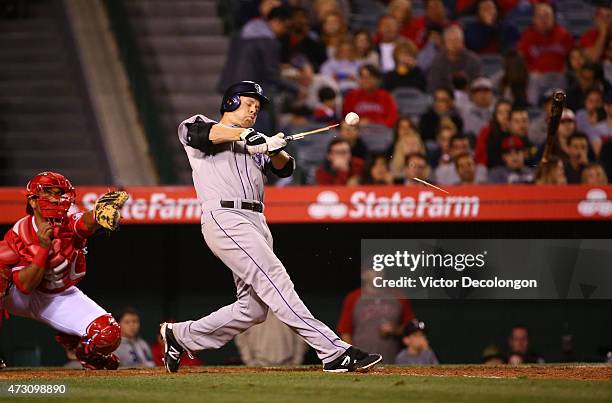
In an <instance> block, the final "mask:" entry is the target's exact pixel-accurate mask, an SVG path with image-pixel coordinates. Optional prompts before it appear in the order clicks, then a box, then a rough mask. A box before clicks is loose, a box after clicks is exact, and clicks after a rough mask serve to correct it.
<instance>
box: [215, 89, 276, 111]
mask: <svg viewBox="0 0 612 403" xmlns="http://www.w3.org/2000/svg"><path fill="white" fill-rule="evenodd" d="M241 95H242V96H247V97H253V98H257V99H259V102H260V103H261V106H262V107H263V106H264V105H266V104H268V103H269V102H270V100H269V99H268V98H267V97H266V96H265V95H264V94H263V90H262V89H261V85H259V84H257V83H256V82H253V81H240V82H238V83H236V84H232V85H230V86H229V88H228V89H227V90H225V93H224V94H223V101H221V114H222V115H223V114H224V113H225V112H232V111H235V110H236V109H238V107H240V96H241Z"/></svg>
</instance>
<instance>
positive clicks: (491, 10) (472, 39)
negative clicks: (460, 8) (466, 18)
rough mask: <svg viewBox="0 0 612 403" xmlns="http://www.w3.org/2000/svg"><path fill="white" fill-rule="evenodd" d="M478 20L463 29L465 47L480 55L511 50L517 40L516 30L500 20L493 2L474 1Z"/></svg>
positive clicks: (488, 0)
mask: <svg viewBox="0 0 612 403" xmlns="http://www.w3.org/2000/svg"><path fill="white" fill-rule="evenodd" d="M476 13H477V14H476V15H477V17H478V19H477V20H476V21H474V22H471V23H469V24H467V26H466V27H465V46H466V47H467V48H468V49H470V50H472V51H474V52H476V53H480V54H489V53H500V52H503V51H506V50H507V49H512V48H514V46H515V45H516V42H517V41H518V39H519V36H520V34H519V32H518V29H516V27H515V26H514V25H512V24H511V23H509V22H507V21H505V20H503V19H501V18H500V16H499V13H498V9H497V5H496V4H495V2H494V1H493V0H478V1H476Z"/></svg>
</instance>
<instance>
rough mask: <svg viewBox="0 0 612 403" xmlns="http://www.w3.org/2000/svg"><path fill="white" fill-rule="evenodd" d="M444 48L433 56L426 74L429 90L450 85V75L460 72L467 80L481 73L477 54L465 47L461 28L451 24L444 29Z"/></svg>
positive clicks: (469, 80) (480, 64)
mask: <svg viewBox="0 0 612 403" xmlns="http://www.w3.org/2000/svg"><path fill="white" fill-rule="evenodd" d="M443 43H444V49H443V50H442V51H441V52H440V53H439V54H438V55H437V56H436V57H435V58H434V60H433V62H432V65H431V67H430V68H429V72H428V75H427V84H428V88H429V90H430V91H432V92H433V91H434V90H435V89H436V88H440V87H448V88H451V87H452V76H453V75H456V74H458V73H461V74H463V75H465V77H467V79H468V82H471V81H473V80H474V79H476V78H477V77H478V76H480V75H481V74H482V63H481V62H480V59H479V58H478V56H477V55H476V54H475V53H474V52H472V51H471V50H467V49H466V48H465V44H464V41H463V30H462V29H461V27H459V26H457V25H451V26H450V27H448V28H446V29H445V30H444V34H443Z"/></svg>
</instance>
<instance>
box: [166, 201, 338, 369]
mask: <svg viewBox="0 0 612 403" xmlns="http://www.w3.org/2000/svg"><path fill="white" fill-rule="evenodd" d="M207 205H212V206H214V205H216V206H219V204H218V202H217V204H215V203H207ZM202 234H203V235H204V240H205V241H206V244H207V245H208V247H209V248H210V249H211V250H212V252H213V253H214V254H215V255H216V256H217V257H219V258H220V259H221V260H222V261H223V263H225V264H226V265H227V267H229V268H230V269H231V270H232V272H233V275H234V282H235V283H236V290H237V292H236V296H237V301H236V302H234V303H233V304H231V305H227V306H224V307H223V308H221V309H219V310H218V311H216V312H213V313H211V314H210V315H208V316H205V317H203V318H201V319H199V320H195V321H186V322H180V323H175V324H173V330H174V335H175V337H176V339H177V341H178V342H179V344H181V345H182V346H183V347H184V348H185V349H187V350H188V351H200V350H204V349H213V348H219V347H221V346H223V345H224V344H226V343H227V342H228V341H230V340H232V339H233V338H234V336H236V335H237V334H239V333H241V332H243V331H244V330H246V329H248V328H249V327H251V326H253V325H255V324H257V323H261V322H263V321H264V320H265V319H266V315H267V312H268V308H270V309H272V312H273V313H274V314H275V315H276V317H277V318H278V319H279V320H281V321H282V322H284V323H285V324H287V325H288V326H289V327H291V328H292V329H293V330H294V331H296V332H297V333H298V334H299V335H300V336H301V337H302V338H304V340H305V341H306V343H308V344H309V345H310V346H311V347H312V348H314V349H315V350H316V352H317V355H318V356H319V359H321V361H323V363H328V362H330V361H333V360H334V359H336V358H337V357H339V356H340V355H342V354H343V353H344V352H345V351H346V349H347V348H349V347H350V345H349V344H348V343H345V342H344V341H342V340H341V339H340V338H339V337H338V336H337V335H336V334H335V333H334V332H333V331H332V330H331V329H330V328H329V327H327V326H326V325H325V324H323V323H322V322H320V321H319V320H317V319H315V318H314V316H313V315H312V313H310V311H309V310H308V308H306V306H305V305H304V303H303V302H302V300H301V299H300V297H299V296H298V294H297V293H296V292H295V289H294V286H293V282H292V281H291V279H290V278H289V274H287V270H286V269H285V267H284V266H283V264H282V263H281V261H280V260H279V259H278V258H277V257H276V255H275V254H274V251H273V250H272V234H271V233H270V230H269V228H268V225H267V224H266V219H265V217H264V215H263V214H261V213H256V212H251V211H248V210H239V209H227V208H211V209H208V208H206V207H205V208H204V210H203V216H202Z"/></svg>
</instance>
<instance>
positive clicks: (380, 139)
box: [359, 125, 393, 153]
mask: <svg viewBox="0 0 612 403" xmlns="http://www.w3.org/2000/svg"><path fill="white" fill-rule="evenodd" d="M359 137H361V140H363V142H364V143H365V145H366V147H367V148H368V150H369V151H370V152H373V153H382V152H386V151H387V149H388V148H389V147H390V146H391V143H393V130H392V129H389V128H388V127H387V126H383V125H363V126H361V128H360V130H359Z"/></svg>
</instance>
